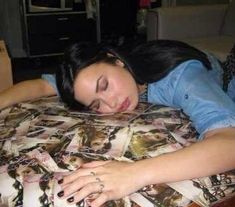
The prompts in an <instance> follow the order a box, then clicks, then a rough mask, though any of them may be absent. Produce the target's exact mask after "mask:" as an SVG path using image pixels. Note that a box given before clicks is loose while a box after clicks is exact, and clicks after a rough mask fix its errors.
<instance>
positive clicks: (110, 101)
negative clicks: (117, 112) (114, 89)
mask: <svg viewBox="0 0 235 207" xmlns="http://www.w3.org/2000/svg"><path fill="white" fill-rule="evenodd" d="M117 100H118V98H117V97H115V96H114V95H113V94H106V95H104V96H103V97H102V101H103V103H104V104H105V105H106V106H107V107H108V108H110V109H116V107H117Z"/></svg>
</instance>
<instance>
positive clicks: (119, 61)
mask: <svg viewBox="0 0 235 207" xmlns="http://www.w3.org/2000/svg"><path fill="white" fill-rule="evenodd" d="M115 64H116V65H117V66H121V67H123V68H124V66H125V64H124V63H123V62H122V61H121V60H119V59H117V60H116V61H115Z"/></svg>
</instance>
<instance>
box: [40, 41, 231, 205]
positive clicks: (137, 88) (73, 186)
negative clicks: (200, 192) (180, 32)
mask: <svg viewBox="0 0 235 207" xmlns="http://www.w3.org/2000/svg"><path fill="white" fill-rule="evenodd" d="M222 74H223V71H222V69H221V67H220V64H219V62H218V61H217V60H216V59H215V58H214V57H213V56H210V55H206V54H204V53H202V52H200V51H198V50H197V49H195V48H192V47H190V46H189V45H187V44H184V43H182V42H178V41H168V40H161V41H154V42H148V43H146V44H143V45H140V46H138V47H136V48H134V49H133V50H130V51H128V52H127V53H118V52H116V51H115V50H113V49H110V48H102V47H101V48H100V47H98V46H97V45H91V44H87V43H82V44H76V45H74V46H72V47H70V48H69V49H68V50H67V52H66V53H65V59H64V63H63V65H62V67H61V68H60V70H58V73H57V76H56V77H57V87H58V90H59V93H60V95H61V98H62V100H63V101H65V102H66V103H67V104H68V105H69V106H71V107H76V108H77V109H82V108H90V109H92V110H95V111H97V112H99V113H109V112H117V111H126V110H133V109H134V108H135V107H136V105H137V104H138V101H139V96H140V95H141V94H143V93H144V91H145V90H144V89H145V87H147V100H148V101H149V102H152V103H157V104H163V105H167V106H171V107H174V108H181V109H183V110H184V112H185V113H186V114H187V115H189V116H190V119H191V120H192V121H193V124H194V126H195V128H196V130H197V131H198V132H199V133H200V140H199V141H198V142H197V143H195V144H192V145H190V146H189V147H186V148H184V149H182V150H178V151H176V152H173V153H168V154H164V155H161V156H158V157H155V158H150V159H146V160H141V161H137V162H135V163H127V162H115V161H100V162H91V163H86V164H84V165H83V168H81V169H79V170H78V171H76V172H74V173H73V174H71V175H69V176H67V177H64V178H63V179H62V180H60V181H59V183H60V184H61V186H62V189H63V190H62V191H61V192H60V193H59V194H58V196H59V197H61V198H66V199H67V200H68V202H69V203H77V202H79V201H80V200H81V199H83V198H85V197H87V196H89V195H90V194H94V193H98V194H96V196H95V198H93V200H92V201H91V202H90V203H89V204H90V205H91V206H100V205H102V204H103V203H105V202H106V201H108V200H113V199H118V198H121V197H124V196H126V195H128V194H130V193H132V192H135V191H137V190H139V189H141V188H142V187H144V186H146V185H149V184H159V183H167V182H174V181H179V180H185V179H191V178H196V177H202V176H208V175H212V174H216V173H219V172H224V171H227V170H230V169H234V168H235V151H234V145H235V128H234V127H235V104H234V102H233V101H232V99H231V98H230V97H232V96H233V95H234V94H233V93H234V92H235V90H234V89H235V88H234V89H233V90H232V86H233V85H234V81H235V79H234V78H233V79H232V80H227V81H226V83H228V86H226V87H227V88H228V92H230V94H226V93H225V92H224V91H223V90H222V85H223V77H222ZM227 77H228V76H227ZM230 79H231V78H230ZM47 80H49V79H47ZM49 81H50V82H52V83H53V79H52V81H51V80H49ZM44 83H46V81H44ZM49 85H50V84H45V88H47V89H48V90H46V91H48V94H47V95H50V94H54V93H55V91H56V90H55V89H56V87H55V86H54V88H53V87H51V85H53V84H51V85H50V86H49ZM226 87H225V88H226ZM229 96H230V97H229ZM199 166H200V167H199ZM182 169H183V170H182ZM143 175H147V176H144V177H143ZM140 178H141V179H140ZM120 183H121V184H120Z"/></svg>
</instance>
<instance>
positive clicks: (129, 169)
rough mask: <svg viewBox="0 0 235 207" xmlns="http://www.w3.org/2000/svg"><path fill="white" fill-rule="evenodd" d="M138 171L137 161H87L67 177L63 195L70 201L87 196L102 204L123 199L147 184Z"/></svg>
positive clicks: (91, 204)
mask: <svg viewBox="0 0 235 207" xmlns="http://www.w3.org/2000/svg"><path fill="white" fill-rule="evenodd" d="M138 172H139V170H138V169H137V168H136V166H135V163H130V162H118V161H95V162H91V163H87V164H84V165H83V166H82V168H81V169H78V170H77V171H76V172H74V173H73V174H71V175H69V176H66V177H64V179H63V183H62V184H61V186H62V189H63V192H62V193H61V194H60V195H63V196H61V198H67V201H68V202H69V203H71V204H73V203H77V202H79V201H81V200H82V199H84V198H86V197H88V200H91V202H89V205H90V206H101V205H102V204H104V203H105V202H106V201H109V200H116V199H120V198H122V197H124V196H127V195H129V194H131V193H133V192H135V191H137V190H139V189H140V188H141V187H144V185H145V184H144V183H146V182H145V181H144V177H143V176H141V177H140V175H141V172H139V173H138Z"/></svg>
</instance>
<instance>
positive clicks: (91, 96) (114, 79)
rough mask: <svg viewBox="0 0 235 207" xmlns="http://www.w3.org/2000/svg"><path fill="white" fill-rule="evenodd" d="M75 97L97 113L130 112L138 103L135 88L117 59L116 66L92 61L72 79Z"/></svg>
mask: <svg viewBox="0 0 235 207" xmlns="http://www.w3.org/2000/svg"><path fill="white" fill-rule="evenodd" d="M74 91H75V99H76V100H78V101H79V102H80V103H82V104H84V105H85V106H88V107H89V108H90V109H91V110H94V111H97V112H100V113H111V112H121V111H127V110H129V111H131V110H133V109H134V108H135V107H136V106H137V104H138V87H137V84H136V82H135V80H134V78H133V77H132V75H131V74H130V72H129V71H128V70H126V69H125V68H124V67H123V63H122V62H121V61H119V60H117V61H116V64H115V65H111V64H108V63H95V64H92V65H90V66H88V67H87V68H84V69H83V70H82V71H81V72H79V74H78V75H77V77H76V79H75V82H74Z"/></svg>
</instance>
